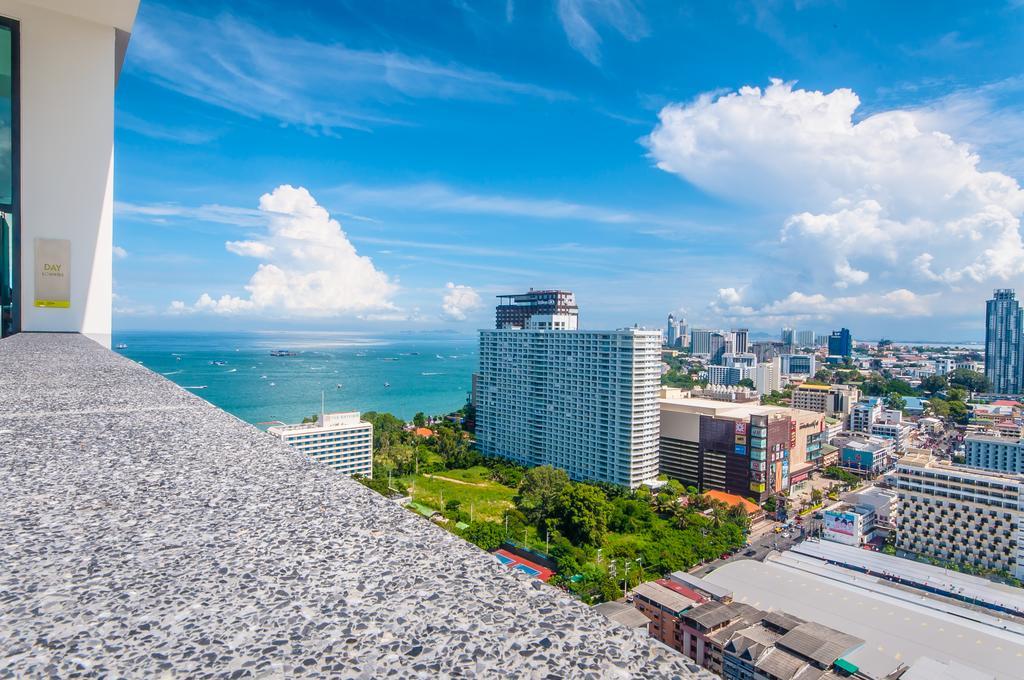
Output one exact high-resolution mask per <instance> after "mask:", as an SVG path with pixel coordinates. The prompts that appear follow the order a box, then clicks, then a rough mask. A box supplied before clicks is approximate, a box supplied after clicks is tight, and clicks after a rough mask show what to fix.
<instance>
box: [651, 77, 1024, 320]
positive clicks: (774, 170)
mask: <svg viewBox="0 0 1024 680" xmlns="http://www.w3.org/2000/svg"><path fill="white" fill-rule="evenodd" d="M859 106H860V99H859V98H858V96H857V95H856V94H855V93H854V92H853V91H852V90H849V89H838V90H835V91H833V92H830V93H827V94H826V93H823V92H816V91H809V90H802V89H796V88H794V86H793V84H792V83H784V82H782V81H779V80H773V81H772V82H771V84H770V85H769V86H768V87H767V88H764V89H761V88H758V87H743V88H740V89H739V90H738V91H736V92H730V93H727V94H722V95H717V96H716V95H713V94H705V95H702V96H700V97H698V98H697V99H696V100H695V101H692V102H690V103H686V104H672V105H669V106H666V107H664V108H663V109H662V111H661V113H660V116H659V117H660V122H659V124H658V126H657V127H656V128H655V129H654V131H653V132H652V133H651V134H650V135H649V136H648V137H647V138H646V140H645V143H646V145H647V147H648V149H649V152H650V155H651V157H652V158H653V159H654V161H655V162H656V163H657V166H658V167H659V168H661V169H662V170H665V171H667V172H670V173H673V174H676V175H678V176H680V177H682V178H683V179H685V180H686V181H688V182H690V183H692V184H694V185H696V186H698V187H700V188H702V189H704V190H706V191H708V192H709V193H713V194H716V195H718V196H722V197H725V198H727V199H731V200H733V201H736V202H742V203H748V204H752V205H754V206H755V207H757V208H759V209H761V210H762V211H765V212H773V213H781V214H783V215H785V214H788V215H789V217H788V218H786V219H784V220H783V223H782V225H781V227H779V228H778V229H779V230H778V233H777V245H776V247H775V250H774V253H775V254H776V256H777V258H778V259H777V260H775V261H774V262H770V261H766V271H765V272H764V275H763V276H762V277H761V278H760V279H759V280H758V281H756V282H755V283H754V285H751V286H750V290H752V291H756V294H754V295H751V296H750V299H749V300H745V301H743V302H742V303H741V302H740V301H738V300H736V299H735V295H733V293H735V290H733V289H725V290H724V291H722V294H720V296H719V299H718V300H717V302H716V306H717V309H719V310H720V311H721V312H722V313H729V312H731V313H733V314H735V315H763V316H766V317H767V316H777V315H785V314H794V315H797V314H815V315H816V314H831V313H842V312H856V313H862V314H904V315H914V314H928V313H931V311H933V308H934V305H932V304H930V301H932V300H934V298H935V296H937V295H940V294H949V293H956V292H962V293H963V294H964V295H963V300H964V302H965V303H966V301H967V300H968V299H970V300H972V301H973V304H977V299H978V296H979V295H982V294H984V293H985V292H987V291H986V290H984V289H987V288H988V287H991V285H992V284H998V285H1002V284H1005V283H1006V282H1008V281H1010V280H1012V279H1013V278H1014V277H1018V276H1020V275H1021V274H1024V242H1022V240H1021V237H1020V220H1021V215H1022V213H1024V191H1022V190H1021V187H1020V186H1019V184H1018V183H1017V181H1016V180H1015V179H1013V178H1012V177H1009V176H1008V175H1006V174H1003V173H1000V172H992V171H985V170H983V169H982V167H981V159H980V157H979V156H978V155H977V154H976V153H975V152H974V151H973V150H972V148H971V147H969V146H968V145H967V144H965V143H962V142H959V141H957V140H956V139H954V138H953V137H951V136H950V135H948V134H945V133H943V132H941V131H940V130H938V129H936V126H935V123H936V119H935V117H934V116H933V115H929V116H926V115H925V114H924V113H922V112H919V111H908V110H894V111H884V112H881V113H876V114H874V115H870V116H867V117H865V118H863V119H861V120H859V121H856V122H855V121H854V114H855V112H856V110H857V108H858V107H859ZM769 240H772V239H771V237H769ZM773 265H774V266H773ZM970 285H973V286H974V289H973V290H971V289H970V288H969V287H968V286H970ZM730 291H731V292H730Z"/></svg>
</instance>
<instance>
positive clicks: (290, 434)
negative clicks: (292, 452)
mask: <svg viewBox="0 0 1024 680" xmlns="http://www.w3.org/2000/svg"><path fill="white" fill-rule="evenodd" d="M267 432H269V433H270V434H272V435H274V436H275V437H278V438H279V439H282V440H284V442H285V443H286V444H288V445H289V446H291V447H292V448H295V449H298V450H299V451H302V452H303V453H305V454H306V455H307V456H309V457H310V458H312V459H313V460H317V461H320V462H321V463H326V464H328V465H330V466H331V467H333V468H335V469H336V470H338V471H339V472H342V473H344V474H346V475H350V476H351V475H362V476H364V477H372V476H373V424H372V423H368V422H366V421H364V420H360V418H359V412H358V411H350V412H347V413H324V414H320V416H319V417H318V418H317V420H316V422H312V423H302V424H300V425H277V426H274V427H270V428H268V429H267Z"/></svg>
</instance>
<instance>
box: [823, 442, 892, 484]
mask: <svg viewBox="0 0 1024 680" xmlns="http://www.w3.org/2000/svg"><path fill="white" fill-rule="evenodd" d="M832 445H833V446H835V447H836V448H837V449H839V467H841V468H843V469H844V470H846V471H848V472H852V473H854V474H857V475H863V476H867V477H874V476H877V475H880V474H882V473H883V472H885V471H886V470H889V469H891V468H892V466H893V463H894V460H895V458H894V454H893V441H892V440H891V439H886V438H884V437H876V436H874V435H867V434H862V433H860V432H844V433H842V434H840V435H839V436H838V437H836V438H835V439H833V440H832Z"/></svg>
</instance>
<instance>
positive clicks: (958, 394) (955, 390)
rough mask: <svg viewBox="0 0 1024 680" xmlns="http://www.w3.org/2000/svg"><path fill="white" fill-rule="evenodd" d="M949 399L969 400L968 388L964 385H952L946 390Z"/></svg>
mask: <svg viewBox="0 0 1024 680" xmlns="http://www.w3.org/2000/svg"><path fill="white" fill-rule="evenodd" d="M946 399H947V400H948V401H967V390H965V389H964V388H962V387H950V388H949V391H948V392H946Z"/></svg>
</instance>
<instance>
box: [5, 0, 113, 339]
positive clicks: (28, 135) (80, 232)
mask: <svg viewBox="0 0 1024 680" xmlns="http://www.w3.org/2000/svg"><path fill="white" fill-rule="evenodd" d="M113 1H114V2H115V3H119V2H120V0H113ZM0 14H2V15H3V16H6V17H9V18H13V19H17V20H18V21H20V22H21V195H20V198H21V215H20V226H21V283H20V285H21V329H22V331H74V332H81V333H84V334H86V335H88V336H90V337H92V338H94V339H96V340H97V341H99V342H102V343H105V344H107V345H109V344H110V324H111V298H112V293H113V288H112V271H111V268H112V253H111V250H112V245H113V244H112V238H113V237H112V233H113V152H114V28H113V26H110V25H104V24H101V23H94V22H91V21H88V20H86V19H82V18H79V17H76V16H71V15H68V14H63V13H60V12H56V11H53V10H51V9H44V8H41V7H38V6H35V5H34V4H32V3H31V2H17V1H15V0H0ZM36 238H58V239H70V240H71V306H70V308H69V309H44V308H37V307H34V306H33V303H34V301H35V290H34V288H35V280H34V279H35V277H34V275H33V272H34V245H33V244H34V239H36Z"/></svg>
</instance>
